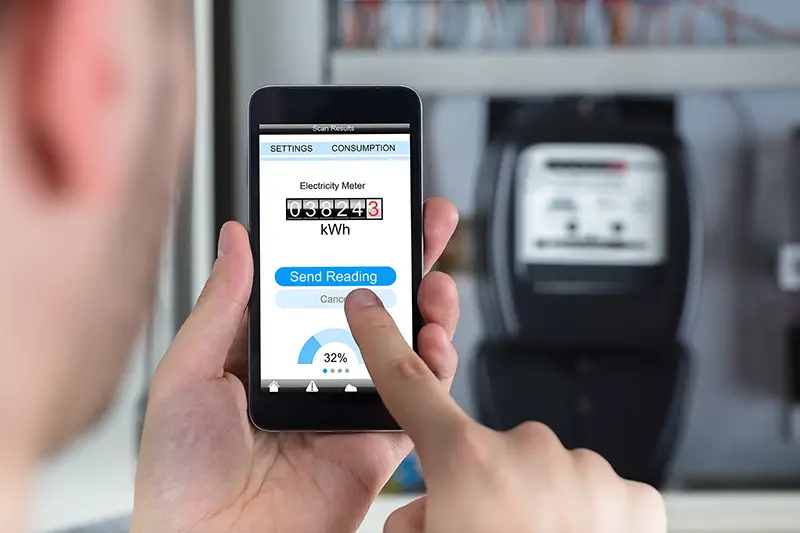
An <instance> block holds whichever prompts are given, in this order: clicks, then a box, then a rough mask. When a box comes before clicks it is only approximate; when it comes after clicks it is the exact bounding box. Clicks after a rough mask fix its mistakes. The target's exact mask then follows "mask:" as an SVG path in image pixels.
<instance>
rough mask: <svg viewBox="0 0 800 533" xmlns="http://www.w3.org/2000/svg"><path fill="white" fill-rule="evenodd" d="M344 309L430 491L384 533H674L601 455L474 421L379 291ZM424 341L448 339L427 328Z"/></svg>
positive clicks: (527, 428)
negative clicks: (409, 337)
mask: <svg viewBox="0 0 800 533" xmlns="http://www.w3.org/2000/svg"><path fill="white" fill-rule="evenodd" d="M345 310H346V312H347V318H348V321H349V323H350V329H351V331H352V332H353V336H354V337H355V339H356V342H357V343H358V345H359V347H360V348H361V352H362V355H363V357H364V362H365V363H366V365H367V367H368V368H369V371H370V375H371V376H372V378H373V381H374V382H375V386H376V387H377V389H378V392H379V393H380V395H381V398H382V399H383V401H384V403H385V404H386V406H387V408H388V409H389V411H390V412H391V413H392V415H393V416H394V417H395V419H396V420H397V421H398V423H399V424H400V425H401V426H402V427H403V429H404V430H405V431H406V434H407V435H409V436H410V437H411V439H412V440H413V441H414V444H415V445H416V449H417V453H418V454H419V458H420V462H421V464H422V470H423V473H424V475H425V481H426V484H427V487H428V495H427V496H425V497H424V498H421V499H419V500H417V501H415V502H413V503H411V504H409V505H408V506H406V507H404V508H402V509H400V510H398V511H396V512H395V513H394V514H393V515H392V516H391V517H390V518H389V520H388V521H387V523H386V528H385V533H424V532H428V533H471V532H475V533H484V532H486V531H515V532H520V533H567V532H569V533H572V532H576V531H580V532H581V533H612V532H613V533H665V532H666V529H667V528H666V517H665V511H664V504H663V502H662V500H661V496H660V495H659V494H658V492H656V490H655V489H653V488H651V487H649V486H647V485H642V484H639V483H632V482H628V481H625V480H623V479H620V478H619V477H618V476H617V475H616V474H615V473H614V471H613V470H612V468H611V466H610V465H609V464H608V463H607V462H606V461H605V460H603V459H602V458H601V457H600V456H599V455H597V454H595V453H593V452H590V451H587V450H575V451H569V450H566V449H565V448H564V447H563V446H562V444H561V442H560V441H559V440H558V438H557V437H556V436H555V435H554V434H553V432H552V431H550V430H549V429H548V428H547V427H546V426H544V425H542V424H536V423H528V424H524V425H522V426H519V427H518V428H516V429H514V430H513V431H510V432H508V433H497V432H495V431H492V430H490V429H488V428H486V427H484V426H481V425H480V424H478V423H476V422H474V421H473V420H471V419H470V418H469V417H468V416H467V415H466V414H465V413H464V411H462V410H461V409H460V408H459V406H458V405H457V404H456V402H455V401H454V400H453V399H452V398H451V397H450V395H449V394H448V392H447V389H446V387H443V386H442V384H441V383H440V380H439V379H437V377H436V375H435V374H434V373H433V372H431V370H430V368H429V367H428V365H426V364H425V361H424V360H423V359H422V358H420V357H419V356H418V355H417V354H415V353H414V352H413V351H412V350H411V349H410V348H409V347H408V345H407V344H406V343H405V342H404V341H403V337H402V336H401V334H400V332H399V331H398V330H397V328H396V327H395V324H394V322H393V321H392V318H391V317H390V316H389V314H388V313H387V312H386V310H385V309H384V308H383V306H382V304H381V302H380V300H378V298H377V297H376V296H375V295H374V294H373V293H372V292H370V291H368V290H359V291H356V292H353V293H352V294H351V295H350V297H349V298H348V300H347V302H346V304H345ZM423 335H424V336H425V337H426V338H431V339H444V338H445V336H446V333H445V331H444V330H443V329H442V327H441V326H440V325H439V324H427V325H426V326H425V329H424V330H423V332H422V333H421V334H420V338H422V337H423Z"/></svg>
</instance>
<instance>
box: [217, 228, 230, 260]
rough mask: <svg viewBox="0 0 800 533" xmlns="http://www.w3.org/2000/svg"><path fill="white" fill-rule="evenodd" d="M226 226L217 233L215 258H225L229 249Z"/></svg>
mask: <svg viewBox="0 0 800 533" xmlns="http://www.w3.org/2000/svg"><path fill="white" fill-rule="evenodd" d="M228 233H229V231H228V226H227V224H226V225H225V226H222V231H220V232H219V243H218V244H217V258H218V259H221V258H223V257H225V254H227V253H228V252H229V251H230V249H231V242H230V241H231V239H230V236H229V235H228Z"/></svg>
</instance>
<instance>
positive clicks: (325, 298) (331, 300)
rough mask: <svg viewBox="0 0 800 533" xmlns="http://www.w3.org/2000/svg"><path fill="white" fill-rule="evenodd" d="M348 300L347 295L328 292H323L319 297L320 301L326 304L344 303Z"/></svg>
mask: <svg viewBox="0 0 800 533" xmlns="http://www.w3.org/2000/svg"><path fill="white" fill-rule="evenodd" d="M345 300H347V296H341V295H336V296H330V295H328V294H323V295H322V296H320V297H319V301H320V302H322V303H323V304H326V305H331V304H332V305H337V306H338V305H344V301H345Z"/></svg>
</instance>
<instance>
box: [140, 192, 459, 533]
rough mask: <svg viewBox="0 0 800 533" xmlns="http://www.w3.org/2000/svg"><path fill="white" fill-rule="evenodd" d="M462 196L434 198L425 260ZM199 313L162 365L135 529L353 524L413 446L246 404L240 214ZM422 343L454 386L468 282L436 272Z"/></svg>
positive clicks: (246, 257) (394, 437) (425, 285)
mask: <svg viewBox="0 0 800 533" xmlns="http://www.w3.org/2000/svg"><path fill="white" fill-rule="evenodd" d="M457 218H458V215H457V213H456V210H455V208H454V207H453V206H452V205H451V204H450V203H449V202H446V201H444V200H441V199H433V200H429V201H427V202H426V204H425V224H424V225H425V270H426V272H427V271H428V270H430V268H431V266H432V265H433V263H435V262H436V260H437V259H438V257H439V255H440V254H441V253H442V251H443V250H444V247H445V246H446V244H447V242H448V241H449V239H450V237H451V236H452V234H453V231H454V230H455V227H456V224H457ZM219 248H220V257H219V259H218V260H217V263H216V264H215V266H214V272H213V273H212V275H211V278H210V280H209V282H208V284H207V286H206V288H205V290H204V292H203V295H202V296H201V297H200V299H199V301H198V303H197V306H196V307H195V309H194V311H193V312H192V315H191V316H190V317H189V319H188V320H187V321H186V323H185V324H184V325H183V328H181V331H180V333H179V334H178V337H177V338H176V339H175V342H174V343H173V345H172V347H171V348H170V350H169V352H168V353H167V355H166V356H165V357H164V359H163V361H162V362H161V364H160V365H159V368H158V370H157V371H156V374H155V377H154V380H153V387H152V389H151V393H150V401H149V404H148V409H147V416H146V419H145V428H144V435H143V438H142V446H141V453H140V458H139V468H138V472H137V477H136V498H135V506H134V516H133V523H132V532H133V533H150V532H153V533H173V532H188V531H192V532H204V531H209V532H214V533H227V532H231V531H236V532H243V533H247V532H251V531H252V532H257V531H258V532H260V531H269V532H277V533H281V532H292V531H297V532H301V531H302V532H303V533H315V532H320V533H322V532H325V533H337V532H348V533H350V532H353V531H355V530H356V529H357V527H358V525H359V524H360V523H361V521H362V520H363V518H364V515H365V514H366V512H367V510H368V509H369V507H370V505H371V504H372V502H373V500H374V498H375V496H376V495H377V494H378V492H379V491H380V490H381V488H382V487H383V486H384V485H385V483H386V482H387V480H388V479H389V477H390V476H391V474H392V473H393V472H394V470H395V469H396V468H397V466H398V465H399V464H400V462H401V461H402V459H403V458H404V457H405V456H406V455H407V454H408V453H409V451H410V450H411V448H412V444H411V440H410V439H409V438H408V437H407V436H405V435H403V434H349V435H333V434H274V433H263V432H260V431H257V430H255V429H254V428H253V427H252V426H251V425H250V421H249V418H248V415H247V396H246V393H245V385H244V384H245V383H246V382H247V379H246V375H245V372H246V368H247V353H246V352H247V348H246V347H247V319H246V308H247V304H248V300H249V297H250V289H251V285H252V276H253V264H252V255H251V252H250V248H249V239H248V236H247V232H246V231H245V229H244V228H243V227H242V226H240V225H238V224H228V225H227V226H226V227H225V228H224V229H223V232H222V235H221V237H220V246H219ZM419 305H420V310H421V312H422V314H423V316H424V318H425V321H426V323H427V324H429V325H428V326H426V329H425V330H423V333H422V334H421V335H420V337H419V344H418V345H419V351H420V356H421V358H422V359H421V360H424V363H423V364H425V365H426V369H428V371H429V372H430V376H435V377H433V379H434V381H436V382H437V384H438V385H439V386H440V387H441V390H442V393H443V394H444V393H445V392H446V391H447V390H448V389H449V387H450V383H451V381H452V378H453V375H454V373H455V369H456V358H457V356H456V353H455V350H454V349H453V347H452V345H451V343H450V341H451V339H452V336H453V333H454V331H455V327H456V322H457V321H458V294H457V292H456V287H455V283H453V280H452V279H450V278H449V277H448V276H446V275H444V274H442V273H438V272H434V273H431V274H428V275H427V276H425V278H424V280H423V282H422V287H421V288H420V293H419Z"/></svg>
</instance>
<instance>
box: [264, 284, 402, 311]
mask: <svg viewBox="0 0 800 533" xmlns="http://www.w3.org/2000/svg"><path fill="white" fill-rule="evenodd" d="M351 292H352V291H351V289H309V288H297V289H283V290H280V291H278V292H277V293H276V294H275V305H277V306H278V308H280V309H344V302H345V300H347V296H348V295H349V294H350V293H351ZM375 294H377V295H378V298H380V299H381V301H382V302H383V305H384V306H386V308H387V309H391V308H392V307H394V306H395V305H396V304H397V295H396V294H395V293H394V291H393V290H391V289H375Z"/></svg>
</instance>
